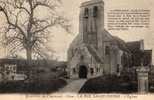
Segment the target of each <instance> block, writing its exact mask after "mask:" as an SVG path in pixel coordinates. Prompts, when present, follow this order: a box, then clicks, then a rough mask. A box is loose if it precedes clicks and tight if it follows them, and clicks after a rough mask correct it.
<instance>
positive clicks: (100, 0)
mask: <svg viewBox="0 0 154 100" xmlns="http://www.w3.org/2000/svg"><path fill="white" fill-rule="evenodd" d="M93 4H104V2H103V0H90V1H86V2H83V3H82V4H81V7H83V6H89V5H93Z"/></svg>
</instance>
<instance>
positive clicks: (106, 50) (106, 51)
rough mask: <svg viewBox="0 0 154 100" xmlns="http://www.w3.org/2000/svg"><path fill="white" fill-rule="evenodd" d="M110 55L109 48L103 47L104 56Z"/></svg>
mask: <svg viewBox="0 0 154 100" xmlns="http://www.w3.org/2000/svg"><path fill="white" fill-rule="evenodd" d="M109 54H110V47H109V46H106V47H105V55H109Z"/></svg>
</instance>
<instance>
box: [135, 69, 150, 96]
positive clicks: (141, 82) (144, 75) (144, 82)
mask: <svg viewBox="0 0 154 100" xmlns="http://www.w3.org/2000/svg"><path fill="white" fill-rule="evenodd" d="M136 71H137V79H138V92H139V93H147V92H148V91H149V79H148V77H149V76H148V74H149V71H150V70H149V68H148V67H147V66H141V67H139V68H137V70H136Z"/></svg>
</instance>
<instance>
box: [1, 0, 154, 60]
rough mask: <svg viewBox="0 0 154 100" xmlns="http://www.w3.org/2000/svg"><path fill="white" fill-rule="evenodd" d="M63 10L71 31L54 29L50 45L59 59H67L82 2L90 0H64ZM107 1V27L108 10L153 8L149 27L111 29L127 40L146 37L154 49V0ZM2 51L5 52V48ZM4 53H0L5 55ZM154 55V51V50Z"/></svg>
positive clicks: (146, 45) (148, 44)
mask: <svg viewBox="0 0 154 100" xmlns="http://www.w3.org/2000/svg"><path fill="white" fill-rule="evenodd" d="M62 1H63V4H62V10H63V13H64V15H65V16H67V17H68V18H69V19H70V22H71V24H72V29H71V31H72V32H71V33H67V32H65V31H64V30H60V29H58V30H54V32H53V34H54V36H53V37H52V42H51V43H49V46H50V47H52V48H53V49H54V51H55V55H56V57H57V58H58V59H59V60H67V49H68V47H69V44H70V43H71V41H72V40H73V39H74V38H75V36H76V35H77V34H78V33H79V12H80V5H81V3H82V2H85V1H88V0H62ZM104 3H105V7H104V9H105V11H104V13H105V26H104V27H105V28H106V29H107V26H106V22H107V12H109V10H113V9H122V8H125V9H136V8H138V9H140V8H142V9H149V10H151V23H150V28H148V29H134V30H128V31H109V32H110V33H111V34H112V35H116V36H118V37H120V38H121V39H123V40H125V41H135V40H140V39H144V42H145V49H153V50H154V0H104ZM0 52H4V50H3V49H1V50H0ZM3 56H4V53H3V54H2V53H0V57H3ZM153 57H154V52H153ZM153 62H154V60H153Z"/></svg>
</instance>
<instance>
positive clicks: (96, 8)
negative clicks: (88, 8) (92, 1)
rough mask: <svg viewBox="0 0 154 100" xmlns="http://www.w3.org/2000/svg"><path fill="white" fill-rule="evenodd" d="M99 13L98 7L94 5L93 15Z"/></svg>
mask: <svg viewBox="0 0 154 100" xmlns="http://www.w3.org/2000/svg"><path fill="white" fill-rule="evenodd" d="M97 15H98V7H97V6H94V8H93V17H97Z"/></svg>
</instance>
